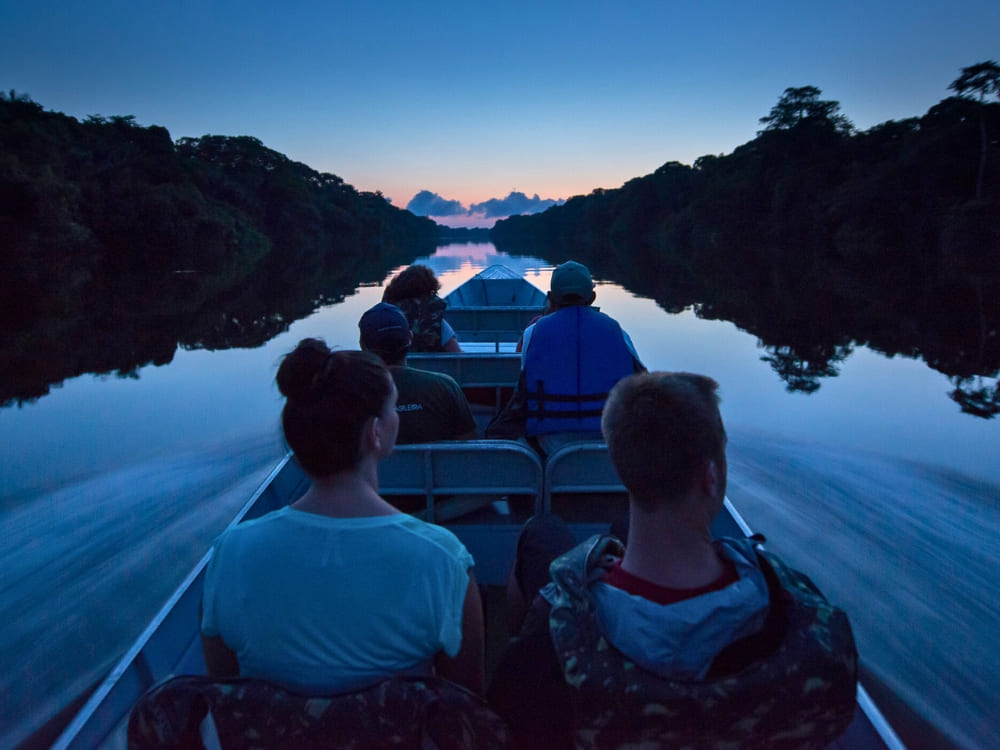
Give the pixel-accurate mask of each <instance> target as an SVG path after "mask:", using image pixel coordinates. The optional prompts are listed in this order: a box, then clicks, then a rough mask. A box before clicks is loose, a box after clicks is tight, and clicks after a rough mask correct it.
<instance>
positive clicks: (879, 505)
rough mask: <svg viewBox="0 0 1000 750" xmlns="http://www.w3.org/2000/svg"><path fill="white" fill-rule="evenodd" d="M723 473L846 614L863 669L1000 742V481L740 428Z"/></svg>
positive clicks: (988, 742) (938, 717) (974, 742)
mask: <svg viewBox="0 0 1000 750" xmlns="http://www.w3.org/2000/svg"><path fill="white" fill-rule="evenodd" d="M729 472H730V480H729V497H730V499H731V500H732V501H733V502H734V503H735V504H736V506H737V508H738V509H739V510H740V512H741V513H742V514H743V515H744V517H745V518H746V519H747V521H748V523H749V524H750V526H751V527H752V528H753V529H754V530H755V531H759V532H762V533H763V534H764V535H765V536H766V537H768V540H769V541H768V546H769V547H770V548H771V549H773V550H774V551H776V552H778V553H779V554H782V555H783V556H784V557H786V558H787V559H788V560H789V561H791V562H793V563H794V564H795V565H797V566H798V567H800V568H801V569H802V570H803V571H805V572H807V573H808V574H809V575H810V576H811V577H812V578H813V580H814V581H815V582H816V583H817V584H818V585H819V587H820V588H821V589H822V590H823V592H824V593H825V594H826V595H827V597H828V598H829V599H830V600H831V601H833V602H834V603H836V604H838V605H839V606H841V607H842V608H843V609H844V610H846V611H847V613H848V614H849V616H850V619H851V623H852V625H853V627H854V631H855V638H856V639H857V644H858V651H859V652H860V654H861V658H862V661H863V662H864V664H865V666H866V667H868V668H869V669H870V670H871V671H872V672H873V673H874V674H875V675H876V676H877V677H878V678H879V679H880V680H881V681H882V682H883V683H885V684H886V685H887V686H888V687H890V688H891V689H892V690H893V691H894V692H896V693H897V694H898V695H899V697H900V698H901V699H902V700H903V701H904V702H905V703H906V704H907V705H908V706H909V707H910V708H912V709H913V710H914V711H915V712H916V713H917V714H918V715H919V716H921V717H923V718H924V719H925V720H927V721H928V722H930V723H931V724H932V725H933V726H935V727H936V728H938V729H940V730H941V731H942V732H943V733H944V734H945V735H946V736H947V737H948V738H949V739H951V740H953V741H954V742H955V743H956V744H957V745H959V746H962V747H968V748H987V747H1000V713H998V712H997V710H996V709H997V692H998V690H1000V649H998V648H997V646H996V633H997V625H998V623H1000V579H998V576H997V574H998V572H1000V547H998V545H997V543H996V536H997V531H998V529H1000V486H998V485H995V484H989V483H986V482H979V481H974V480H971V479H969V478H967V477H964V476H962V475H958V474H954V473H951V472H947V471H944V470H941V469H938V468H934V467H930V466H925V465H920V464H914V463H912V462H908V461H903V460H898V459H891V458H886V457H882V456H878V455H873V454H864V453H860V452H857V453H846V452H844V451H832V450H830V449H829V448H821V447H817V446H810V445H805V444H798V443H789V442H786V441H781V440H775V439H766V438H762V437H761V436H759V435H758V436H754V435H745V434H736V435H731V438H730V450H729ZM911 743H913V740H912V739H911ZM928 743H929V744H927V745H924V746H925V747H933V746H934V744H933V740H932V739H931V738H928Z"/></svg>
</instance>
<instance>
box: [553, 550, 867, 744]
mask: <svg viewBox="0 0 1000 750" xmlns="http://www.w3.org/2000/svg"><path fill="white" fill-rule="evenodd" d="M743 543H744V544H746V543H749V542H743ZM754 551H755V552H756V555H757V558H758V560H759V561H760V563H761V568H762V570H763V572H764V575H765V578H766V579H767V581H768V588H769V590H770V594H771V605H770V613H769V615H768V621H767V623H766V624H765V626H764V631H768V632H769V633H771V634H773V642H772V646H771V647H769V648H767V649H766V650H763V651H762V652H761V654H760V656H759V658H755V659H752V660H750V661H749V665H748V666H744V667H743V668H742V669H740V670H739V671H737V672H735V673H733V674H726V675H723V676H721V677H712V676H710V677H709V678H707V679H705V680H701V681H681V680H666V679H663V678H661V677H658V676H656V675H654V674H652V673H650V672H647V671H645V670H643V669H641V668H639V667H638V666H636V665H635V664H634V663H633V662H632V661H630V660H629V659H628V658H627V657H625V656H624V655H623V654H622V653H621V652H620V651H618V650H617V649H615V648H614V647H613V646H612V645H611V644H610V643H609V642H608V641H607V640H606V639H605V637H604V636H603V635H602V634H601V632H600V629H599V625H598V621H597V616H596V613H595V610H594V606H593V600H592V599H591V595H590V593H589V585H588V584H589V583H590V582H593V581H595V580H598V579H600V578H601V577H602V576H603V573H604V570H605V569H606V568H607V567H608V566H609V565H610V564H611V563H612V562H613V561H614V560H615V559H616V558H617V557H620V556H621V554H622V553H623V549H622V547H621V544H620V542H618V541H617V540H616V539H614V538H612V537H607V536H605V537H593V538H591V539H590V540H589V541H587V542H585V543H584V544H582V545H580V546H578V547H576V548H575V549H573V550H571V551H570V552H568V553H567V554H566V555H564V556H563V557H561V558H559V559H557V560H556V561H555V562H554V563H553V564H552V578H553V583H554V586H553V588H552V589H549V591H552V590H553V589H554V591H555V593H554V596H549V597H548V598H549V599H550V601H551V600H552V599H554V601H552V608H551V610H550V615H549V627H550V631H551V634H552V641H553V645H554V646H555V651H556V655H557V658H558V660H559V662H560V664H561V666H562V669H563V673H564V676H565V678H566V682H567V683H568V684H569V685H570V686H571V687H573V688H575V689H574V691H573V704H574V714H575V716H574V722H575V728H576V732H575V744H576V747H577V748H611V747H622V748H624V747H629V748H632V747H634V748H640V747H641V748H644V749H649V750H652V748H734V749H735V748H740V749H741V750H742V749H743V748H822V747H825V746H826V745H828V744H829V743H830V742H831V741H832V740H833V739H835V738H836V737H838V736H839V735H840V734H842V733H843V732H844V730H845V729H846V728H847V725H848V724H849V723H850V722H851V719H852V718H853V716H854V711H855V691H856V681H857V651H856V649H855V646H854V638H853V635H852V633H851V627H850V624H849V623H848V621H847V617H846V615H845V614H844V613H843V612H842V611H841V610H839V609H837V608H836V607H834V606H832V605H831V604H830V603H829V602H827V601H826V599H825V598H824V597H823V595H822V594H821V593H820V592H819V590H818V589H816V587H815V586H814V585H813V584H812V582H811V581H810V580H809V579H808V578H807V577H805V576H804V575H802V574H801V573H798V572H797V571H794V570H792V569H791V568H789V567H787V566H786V565H784V564H783V563H782V562H781V561H780V560H779V559H778V558H776V557H775V556H774V555H772V554H770V553H768V552H766V551H765V550H764V549H763V548H762V547H760V546H755V548H754ZM762 632H763V631H762Z"/></svg>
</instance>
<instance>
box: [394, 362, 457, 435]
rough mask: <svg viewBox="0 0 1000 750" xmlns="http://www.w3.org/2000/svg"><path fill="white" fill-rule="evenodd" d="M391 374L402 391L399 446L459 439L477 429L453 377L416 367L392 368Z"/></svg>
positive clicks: (400, 396) (397, 404) (399, 406)
mask: <svg viewBox="0 0 1000 750" xmlns="http://www.w3.org/2000/svg"><path fill="white" fill-rule="evenodd" d="M389 372H391V373H392V379H393V380H395V381H396V389H397V390H398V391H399V398H398V399H397V400H396V411H397V412H398V413H399V437H398V438H397V439H396V442H397V443H399V444H400V445H404V444H407V443H431V442H434V441H435V440H456V439H458V438H459V437H460V436H462V435H465V434H467V433H469V432H472V431H473V430H475V429H476V421H475V420H474V419H473V418H472V410H471V409H470V408H469V402H468V401H467V400H466V398H465V394H464V393H462V389H461V388H460V387H459V385H458V383H456V382H455V379H454V378H453V377H451V376H450V375H445V374H443V373H437V372H427V371H426V370H417V369H416V368H413V367H390V368H389Z"/></svg>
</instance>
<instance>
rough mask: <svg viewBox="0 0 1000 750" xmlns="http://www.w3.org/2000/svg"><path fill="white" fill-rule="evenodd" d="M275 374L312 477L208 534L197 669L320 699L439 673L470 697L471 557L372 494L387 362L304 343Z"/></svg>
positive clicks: (384, 419)
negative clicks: (293, 496)
mask: <svg viewBox="0 0 1000 750" xmlns="http://www.w3.org/2000/svg"><path fill="white" fill-rule="evenodd" d="M277 384H278V389H279V390H280V391H281V393H282V395H283V396H284V397H285V399H286V401H285V406H284V408H283V410H282V416H281V419H282V427H283V429H284V434H285V439H286V440H287V442H288V445H289V447H290V448H291V449H292V451H293V453H294V455H295V460H296V461H298V463H299V464H300V465H301V467H302V468H303V470H304V471H305V473H306V474H307V475H308V476H309V478H310V479H311V480H312V482H311V484H310V486H309V488H308V489H307V490H306V492H305V494H303V495H302V496H301V497H300V498H299V499H298V500H296V501H295V502H294V503H292V504H291V505H290V506H288V507H285V508H282V509H281V510H277V511H275V512H273V513H270V514H268V515H266V516H263V517H261V518H258V519H255V520H252V521H246V522H244V523H241V524H238V525H236V526H233V527H232V528H230V529H228V530H227V531H226V532H224V533H223V534H222V535H221V536H220V537H219V538H218V539H217V540H216V542H215V545H214V547H213V555H212V559H211V562H210V563H209V567H208V570H207V572H206V576H205V589H204V595H203V616H202V620H201V636H202V646H203V652H204V655H205V663H206V666H207V667H208V674H209V676H210V677H213V678H216V679H219V678H225V677H234V676H243V677H252V678H257V679H263V680H268V681H271V682H274V683H277V684H279V685H281V686H284V687H285V688H287V689H290V690H295V691H298V692H300V693H303V694H306V695H329V694H332V693H338V692H346V691H352V690H361V689H364V688H366V687H368V686H370V685H373V684H375V683H376V682H379V681H380V680H383V679H385V678H388V677H394V676H401V675H430V674H437V675H439V676H441V677H445V678H447V679H449V680H451V681H453V682H456V683H458V684H459V685H462V686H464V687H466V688H468V689H470V690H472V691H475V692H477V693H481V692H482V690H483V679H484V678H483V670H484V666H483V619H482V607H481V604H480V598H479V589H478V587H477V585H476V580H475V577H474V576H473V573H472V567H473V560H472V556H471V555H470V554H469V552H468V551H467V550H466V548H465V547H464V546H463V545H462V543H461V542H460V541H459V540H458V539H457V538H456V537H455V535H454V534H452V533H451V532H450V531H448V530H446V529H444V528H443V527H441V526H435V525H432V524H428V523H424V522H423V521H420V520H419V519H417V518H414V517H413V516H410V515H407V514H405V513H401V512H399V511H398V510H397V509H396V508H395V507H393V506H392V505H390V504H389V503H388V502H386V501H385V500H384V499H383V498H382V497H381V496H380V495H379V492H378V464H379V462H380V461H381V460H382V459H384V458H386V457H387V456H388V455H389V454H390V453H391V452H392V449H393V446H394V445H395V443H396V435H397V432H398V429H399V416H398V414H397V412H396V396H397V392H396V386H395V384H394V383H393V379H392V377H391V376H390V374H389V371H388V370H387V369H386V367H385V365H384V364H383V363H382V362H381V361H380V360H379V358H378V357H376V356H375V355H374V354H371V353H369V352H360V351H331V350H330V349H328V348H327V346H326V344H325V343H323V341H321V340H319V339H304V340H303V341H301V342H299V345H298V346H297V347H296V348H295V349H294V350H293V351H292V352H291V353H289V354H288V355H287V356H286V357H285V358H284V360H283V361H282V362H281V366H280V367H279V369H278V374H277Z"/></svg>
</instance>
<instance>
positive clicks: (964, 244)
mask: <svg viewBox="0 0 1000 750" xmlns="http://www.w3.org/2000/svg"><path fill="white" fill-rule="evenodd" d="M950 88H952V89H953V90H955V91H956V94H957V95H956V96H952V97H948V98H946V99H944V100H942V101H941V102H940V103H938V104H937V105H935V106H933V107H932V108H931V109H930V110H929V111H928V112H927V113H926V114H925V115H923V116H921V117H912V118H909V119H906V120H901V121H890V122H885V123H882V124H880V125H877V126H875V127H873V128H871V129H869V130H867V131H864V132H858V131H857V130H856V129H855V128H854V126H853V125H852V124H851V123H850V121H849V120H848V119H847V117H846V116H845V115H844V114H843V113H841V111H840V106H839V103H838V102H836V101H830V100H823V99H822V98H821V94H822V92H821V91H820V90H819V89H818V88H815V87H812V86H805V87H801V88H789V89H786V91H785V92H784V94H783V95H782V96H781V98H780V99H779V101H778V103H777V104H776V105H775V106H774V107H773V108H772V109H771V111H770V113H769V114H768V115H767V116H765V117H762V118H761V124H762V126H763V128H762V130H760V131H759V132H758V134H757V137H756V138H755V139H754V140H752V141H750V142H749V143H746V144H744V145H743V146H740V147H739V148H737V149H736V150H735V151H734V152H733V153H732V154H730V155H726V156H703V157H701V158H699V159H698V160H696V161H695V163H694V164H693V165H692V166H686V165H683V164H680V163H677V162H668V163H666V164H664V165H663V166H661V167H660V168H659V169H657V170H656V171H655V172H653V173H652V174H649V175H646V176H644V177H639V178H636V179H633V180H630V181H629V182H627V183H625V184H624V185H623V186H622V187H621V188H619V189H615V190H600V189H599V190H595V191H593V192H592V193H590V194H589V195H586V196H577V197H574V198H572V199H570V200H568V201H566V203H565V204H564V205H561V206H555V207H552V208H549V209H548V210H547V211H545V212H544V213H540V214H536V215H533V216H512V217H510V218H508V219H506V220H504V221H500V222H498V223H497V224H496V225H495V226H494V228H493V230H492V232H491V238H492V240H493V242H494V243H495V244H496V246H497V247H498V248H499V249H501V250H509V251H514V250H515V249H516V250H517V251H518V252H525V251H532V252H534V253H535V254H538V255H540V256H541V257H544V258H546V259H547V260H549V261H551V262H553V263H558V262H561V261H562V260H565V259H567V258H575V259H576V260H579V261H582V262H584V263H587V264H588V265H589V266H590V267H591V269H592V270H593V272H594V273H595V274H597V275H599V276H600V277H602V278H605V279H608V280H612V281H614V282H617V283H619V284H621V285H622V286H624V287H626V288H627V289H629V290H630V291H632V292H633V293H636V294H639V295H642V296H645V297H650V298H652V299H654V300H655V301H656V302H657V303H658V304H659V305H660V306H661V307H662V308H663V309H665V310H667V311H670V312H678V311H680V310H683V309H685V308H688V307H691V308H693V309H694V311H695V313H696V314H697V315H698V316H699V317H702V318H707V319H723V320H728V321H732V322H733V323H735V324H736V325H737V326H738V327H739V328H740V329H742V330H744V331H747V332H749V333H751V334H753V335H755V336H757V338H758V340H759V343H760V346H761V347H762V348H763V349H764V350H765V354H764V355H763V357H762V358H763V359H764V360H766V361H768V362H769V363H770V364H771V366H772V367H773V368H774V370H775V371H776V372H777V373H778V375H779V376H780V377H781V378H782V380H783V381H784V382H785V384H786V387H787V388H788V390H790V391H798V392H805V393H810V392H813V391H815V390H817V389H818V388H819V387H820V385H821V382H822V379H823V378H826V377H832V376H835V375H836V374H837V371H838V365H839V363H841V362H842V361H844V360H845V359H846V358H847V357H848V356H850V354H851V352H852V351H853V350H854V348H855V347H857V346H867V347H869V348H871V349H873V350H875V351H878V352H881V353H883V354H885V355H887V356H890V357H892V356H896V355H902V356H906V357H915V358H921V359H923V360H925V361H926V362H927V364H928V365H929V366H930V367H932V368H934V369H935V370H938V371H940V372H942V373H944V374H945V375H947V376H948V377H949V379H950V380H951V381H952V384H953V386H954V389H953V390H952V392H951V394H950V395H951V398H952V399H953V400H954V401H956V402H957V403H958V404H959V406H960V408H961V409H962V411H964V412H966V413H969V414H972V415H975V416H979V417H991V416H993V415H995V414H996V413H997V412H998V411H1000V385H998V384H997V382H996V376H997V373H998V370H1000V335H998V326H1000V103H997V102H996V101H994V100H996V99H997V98H998V97H1000V66H997V64H996V63H993V62H992V61H991V62H987V63H980V64H978V65H975V66H971V67H970V68H965V69H963V71H962V75H961V76H960V77H959V78H958V79H956V81H954V82H953V83H952V85H951V87H950Z"/></svg>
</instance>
